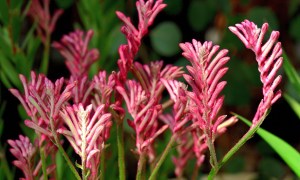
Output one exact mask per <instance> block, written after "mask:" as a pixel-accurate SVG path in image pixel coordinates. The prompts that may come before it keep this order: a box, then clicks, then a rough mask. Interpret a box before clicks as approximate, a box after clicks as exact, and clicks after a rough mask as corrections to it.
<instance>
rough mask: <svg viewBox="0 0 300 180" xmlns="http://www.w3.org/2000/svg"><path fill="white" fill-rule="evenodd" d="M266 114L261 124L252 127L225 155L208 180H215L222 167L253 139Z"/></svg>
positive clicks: (260, 122) (212, 170)
mask: <svg viewBox="0 0 300 180" xmlns="http://www.w3.org/2000/svg"><path fill="white" fill-rule="evenodd" d="M265 117H266V114H265V115H264V116H263V117H262V118H261V120H259V122H258V123H257V124H256V125H255V126H253V127H251V129H250V130H249V131H248V132H247V133H246V134H245V135H244V136H243V137H242V138H241V139H240V140H239V141H238V142H237V143H236V144H235V145H234V146H233V147H232V148H231V149H230V150H229V151H228V152H227V153H226V154H225V156H224V157H223V159H222V160H221V162H220V163H219V164H218V166H216V167H215V168H213V169H211V171H210V172H209V175H208V179H209V180H212V179H214V178H215V176H216V174H217V173H218V171H219V170H220V169H221V167H222V166H223V165H224V164H225V163H226V162H227V161H228V160H229V159H230V158H231V157H232V156H233V155H234V154H235V153H236V152H237V151H238V150H239V149H240V148H241V147H242V146H243V145H244V144H245V143H246V142H247V141H248V140H249V139H250V138H252V137H253V135H254V134H255V132H256V131H257V130H258V128H259V127H260V125H261V124H262V122H263V120H264V119H265Z"/></svg>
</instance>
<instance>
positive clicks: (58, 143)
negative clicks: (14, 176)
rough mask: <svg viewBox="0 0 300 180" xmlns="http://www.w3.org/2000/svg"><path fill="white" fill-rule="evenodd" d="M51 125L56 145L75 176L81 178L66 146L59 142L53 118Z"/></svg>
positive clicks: (79, 179) (78, 179)
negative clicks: (65, 148)
mask: <svg viewBox="0 0 300 180" xmlns="http://www.w3.org/2000/svg"><path fill="white" fill-rule="evenodd" d="M50 127H51V132H52V135H53V138H54V141H55V145H56V146H57V148H58V150H59V152H60V153H61V154H62V155H63V157H64V159H65V161H66V162H67V164H68V166H69V168H70V169H71V171H72V172H73V174H74V176H75V178H76V179H77V180H81V178H80V175H79V174H78V172H77V170H76V168H75V167H74V165H73V163H72V162H71V160H70V158H69V156H68V154H67V153H66V151H65V150H64V148H63V147H62V146H61V144H60V142H59V139H58V137H57V133H56V131H55V128H54V124H53V119H52V118H50Z"/></svg>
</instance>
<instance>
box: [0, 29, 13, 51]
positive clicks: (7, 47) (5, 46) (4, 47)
mask: <svg viewBox="0 0 300 180" xmlns="http://www.w3.org/2000/svg"><path fill="white" fill-rule="evenodd" d="M0 54H4V55H5V56H7V57H10V56H12V48H11V44H10V41H9V35H8V33H7V31H6V30H1V29H0Z"/></svg>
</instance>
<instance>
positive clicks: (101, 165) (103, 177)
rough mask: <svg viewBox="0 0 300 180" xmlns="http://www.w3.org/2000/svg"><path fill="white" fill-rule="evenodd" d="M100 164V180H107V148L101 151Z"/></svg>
mask: <svg viewBox="0 0 300 180" xmlns="http://www.w3.org/2000/svg"><path fill="white" fill-rule="evenodd" d="M100 163H101V164H100V179H105V148H103V149H102V150H101V156H100Z"/></svg>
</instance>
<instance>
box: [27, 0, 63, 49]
mask: <svg viewBox="0 0 300 180" xmlns="http://www.w3.org/2000/svg"><path fill="white" fill-rule="evenodd" d="M49 7H50V0H42V4H41V3H40V1H39V0H32V2H31V4H30V8H29V11H28V14H29V16H31V17H32V18H33V19H35V20H36V21H37V22H38V25H39V26H38V29H37V30H38V34H39V36H40V37H41V39H42V41H43V43H45V42H46V37H47V36H48V35H51V34H52V32H53V31H54V29H55V24H56V21H57V19H58V18H59V16H61V15H62V13H63V10H61V9H59V10H56V11H55V12H54V14H53V16H51V15H50V10H49Z"/></svg>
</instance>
